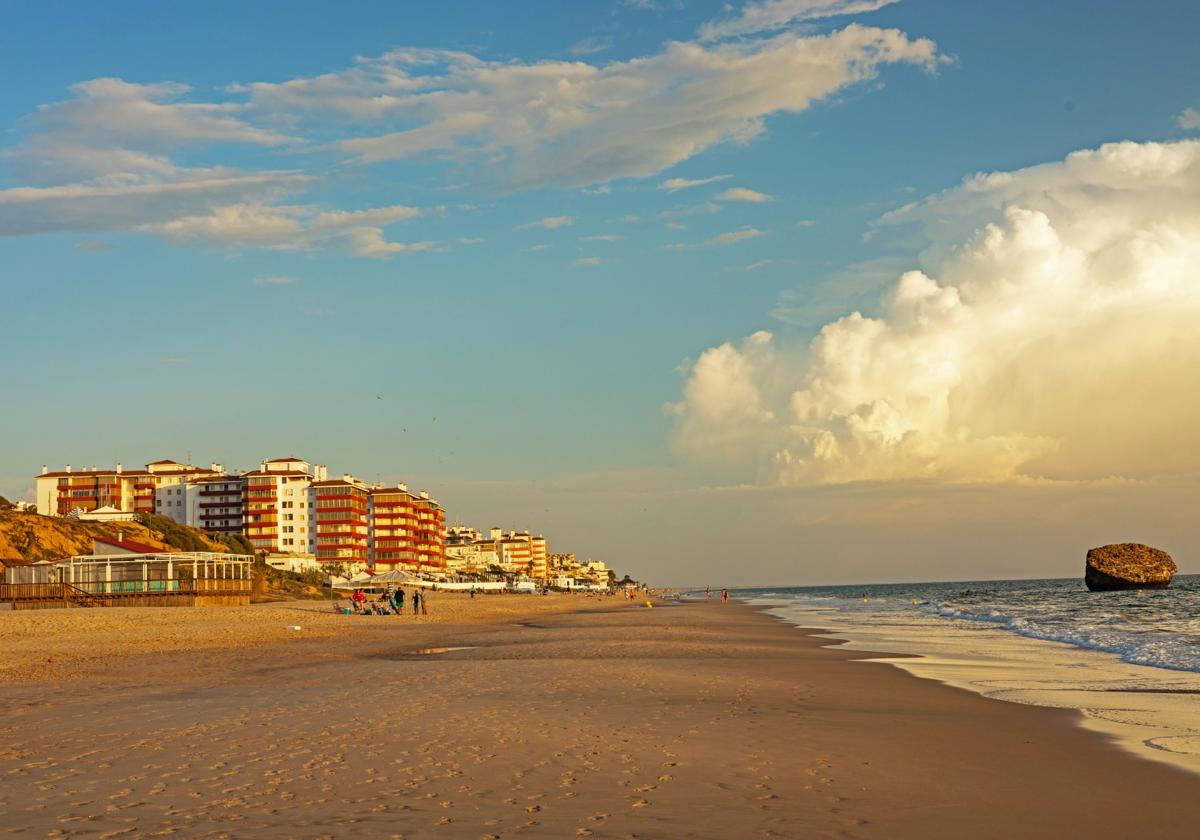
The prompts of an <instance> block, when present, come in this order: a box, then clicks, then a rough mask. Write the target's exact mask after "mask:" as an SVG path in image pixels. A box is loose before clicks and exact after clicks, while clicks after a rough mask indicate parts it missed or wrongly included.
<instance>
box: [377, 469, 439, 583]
mask: <svg viewBox="0 0 1200 840" xmlns="http://www.w3.org/2000/svg"><path fill="white" fill-rule="evenodd" d="M369 518H370V533H371V541H370V542H371V545H370V558H371V565H372V567H373V568H375V569H379V570H381V571H382V570H388V569H396V568H403V567H405V566H408V567H412V566H416V567H417V568H433V569H444V568H446V554H445V536H446V528H445V523H446V515H445V511H443V510H442V506H441V505H440V504H438V502H437V500H435V499H431V498H430V497H429V494H428V493H426V492H425V491H421V492H420V493H413V492H411V491H410V490H409V489H408V487H407V486H405V485H403V484H399V485H396V486H395V487H374V488H372V489H371V491H370V504H369Z"/></svg>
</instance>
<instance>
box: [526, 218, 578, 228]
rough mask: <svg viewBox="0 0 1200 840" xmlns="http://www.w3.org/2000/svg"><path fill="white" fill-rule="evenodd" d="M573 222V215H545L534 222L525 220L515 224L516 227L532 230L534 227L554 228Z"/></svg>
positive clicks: (568, 225)
mask: <svg viewBox="0 0 1200 840" xmlns="http://www.w3.org/2000/svg"><path fill="white" fill-rule="evenodd" d="M573 224H575V217H574V216H547V217H546V218H544V219H538V220H537V221H535V222H526V223H525V224H523V225H517V228H516V229H517V230H533V229H534V228H542V229H544V230H554V229H556V228H560V227H570V226H571V225H573Z"/></svg>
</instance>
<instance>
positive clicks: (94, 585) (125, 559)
mask: <svg viewBox="0 0 1200 840" xmlns="http://www.w3.org/2000/svg"><path fill="white" fill-rule="evenodd" d="M253 562H254V558H253V557H250V556H249V555H246V554H221V553H217V552H210V551H184V552H178V553H172V554H167V553H162V554H118V555H107V554H88V555H79V556H76V557H71V558H69V559H67V560H63V561H62V562H59V563H53V564H49V563H47V564H37V565H34V566H14V567H10V568H7V569H5V570H4V583H0V608H7V609H40V608H48V607H117V606H119V607H202V606H244V605H246V604H249V603H250V592H251V588H252V587H253V583H254V580H253V577H254V576H253Z"/></svg>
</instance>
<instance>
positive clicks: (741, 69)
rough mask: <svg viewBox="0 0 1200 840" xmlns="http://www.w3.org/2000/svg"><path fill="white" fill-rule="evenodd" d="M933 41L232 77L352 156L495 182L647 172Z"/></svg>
mask: <svg viewBox="0 0 1200 840" xmlns="http://www.w3.org/2000/svg"><path fill="white" fill-rule="evenodd" d="M937 60H938V54H937V50H936V47H935V46H934V44H933V43H932V42H930V41H928V40H924V39H919V40H913V39H909V38H908V37H907V36H906V35H905V34H904V33H902V32H899V31H897V30H882V29H874V28H869V27H862V26H858V25H850V26H847V27H846V28H844V29H842V30H840V31H837V32H833V33H830V34H827V35H809V36H801V35H797V34H793V33H786V34H782V35H779V36H777V37H773V38H766V39H751V40H747V41H741V42H737V43H723V44H716V45H708V46H706V45H702V44H699V43H696V42H670V43H668V44H667V45H666V46H665V47H664V48H663V50H662V51H661V52H658V53H655V54H651V55H647V56H642V57H638V58H635V59H631V60H628V61H614V62H609V63H606V64H602V65H592V64H589V63H587V62H585V61H571V62H564V61H553V60H544V61H536V62H532V63H526V64H522V63H512V62H503V63H502V62H492V61H484V60H482V59H479V58H476V57H474V56H471V55H468V54H466V53H461V52H451V51H437V50H411V49H409V50H395V51H392V52H390V53H387V54H385V55H383V56H380V57H378V58H372V59H362V60H361V61H359V63H358V64H357V65H356V66H354V67H352V68H350V69H348V70H345V71H341V72H339V73H331V74H326V75H324V76H319V77H314V78H310V79H295V80H292V81H289V82H285V83H281V84H268V83H255V84H251V85H244V86H240V87H239V88H238V91H239V92H243V93H245V94H246V95H247V96H248V97H249V103H250V106H251V109H250V113H253V114H256V115H258V116H260V117H261V118H262V119H264V120H267V121H270V122H273V123H278V124H286V125H289V126H296V125H308V124H310V123H311V124H313V125H314V131H316V130H318V129H325V128H326V127H327V126H328V125H329V124H330V120H331V119H332V120H336V121H337V123H338V124H339V125H341V126H343V127H344V129H345V130H346V131H352V132H354V134H355V136H349V137H343V138H342V139H335V140H333V141H332V143H331V145H330V148H333V149H335V150H340V151H341V152H343V153H344V154H346V155H349V156H350V157H351V158H352V159H353V160H356V161H358V162H361V163H364V164H369V163H374V162H378V161H384V160H391V159H398V158H405V157H410V156H412V155H416V154H422V153H430V152H433V153H436V154H437V155H438V157H439V158H441V159H450V160H454V161H456V162H458V163H459V164H461V165H463V166H464V169H465V171H467V172H469V173H473V174H474V177H475V178H476V180H477V181H478V182H479V183H481V184H485V185H490V186H493V187H496V188H499V189H504V190H513V189H523V188H530V187H537V186H545V185H551V184H553V185H557V186H576V187H582V186H588V185H591V184H597V183H603V182H606V181H609V180H612V179H614V178H619V177H648V176H650V175H653V174H655V173H658V172H661V171H662V170H664V169H667V168H668V167H670V166H673V165H675V164H676V163H679V162H680V161H683V160H686V159H688V158H690V157H692V156H694V155H696V154H698V153H699V152H702V151H703V150H705V149H707V148H710V147H712V146H715V145H718V144H722V143H728V142H738V143H744V142H746V141H748V140H750V139H752V138H753V137H755V136H757V135H759V134H761V133H762V132H763V131H764V128H765V123H764V120H765V119H766V118H767V117H769V116H771V115H773V114H777V113H782V112H791V113H795V112H800V111H803V110H805V109H807V108H808V107H810V106H811V105H812V103H813V102H815V101H817V100H820V99H822V98H824V97H827V96H829V95H831V94H833V93H836V92H837V91H839V90H842V89H844V88H846V87H847V86H850V85H854V84H858V83H861V82H865V81H869V80H871V79H873V78H875V77H876V76H877V74H878V72H879V70H880V68H881V67H883V66H884V65H887V64H896V63H903V64H913V65H917V66H921V67H926V68H931V67H933V66H934V65H935V64H936V62H937Z"/></svg>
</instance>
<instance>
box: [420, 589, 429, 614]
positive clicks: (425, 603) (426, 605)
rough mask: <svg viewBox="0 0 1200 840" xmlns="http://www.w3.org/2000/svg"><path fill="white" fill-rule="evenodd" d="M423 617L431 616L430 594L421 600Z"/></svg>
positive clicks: (426, 594)
mask: <svg viewBox="0 0 1200 840" xmlns="http://www.w3.org/2000/svg"><path fill="white" fill-rule="evenodd" d="M421 615H429V593H428V592H426V593H425V594H424V596H422V598H421Z"/></svg>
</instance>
